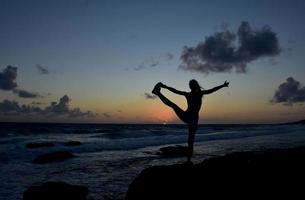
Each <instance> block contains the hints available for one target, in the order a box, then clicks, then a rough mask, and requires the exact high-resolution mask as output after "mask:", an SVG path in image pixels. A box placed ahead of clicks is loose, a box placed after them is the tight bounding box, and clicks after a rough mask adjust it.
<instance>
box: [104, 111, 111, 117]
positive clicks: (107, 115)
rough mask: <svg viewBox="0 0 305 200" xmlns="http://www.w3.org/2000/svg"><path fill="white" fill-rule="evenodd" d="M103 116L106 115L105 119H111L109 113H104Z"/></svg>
mask: <svg viewBox="0 0 305 200" xmlns="http://www.w3.org/2000/svg"><path fill="white" fill-rule="evenodd" d="M103 115H104V117H106V118H110V117H111V115H110V114H109V113H106V112H105V113H103Z"/></svg>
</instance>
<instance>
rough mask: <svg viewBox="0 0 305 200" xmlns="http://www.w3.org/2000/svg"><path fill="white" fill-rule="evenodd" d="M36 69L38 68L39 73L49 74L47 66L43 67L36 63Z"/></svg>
mask: <svg viewBox="0 0 305 200" xmlns="http://www.w3.org/2000/svg"><path fill="white" fill-rule="evenodd" d="M36 69H37V70H38V72H39V73H40V74H49V73H50V70H49V69H48V68H47V67H44V66H42V65H39V64H37V65H36Z"/></svg>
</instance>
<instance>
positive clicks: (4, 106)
mask: <svg viewBox="0 0 305 200" xmlns="http://www.w3.org/2000/svg"><path fill="white" fill-rule="evenodd" d="M70 101H71V99H70V98H69V97H68V96H67V95H64V96H63V97H61V98H60V100H59V102H51V104H50V105H49V106H47V107H46V108H40V107H38V106H32V105H24V104H23V105H19V103H18V102H16V101H10V100H7V99H5V100H3V101H2V102H0V114H5V115H8V114H10V115H27V114H37V115H43V116H46V117H56V116H66V117H74V118H77V117H94V116H96V114H94V113H93V112H91V111H86V112H83V111H81V110H80V108H73V109H70V108H69V102H70Z"/></svg>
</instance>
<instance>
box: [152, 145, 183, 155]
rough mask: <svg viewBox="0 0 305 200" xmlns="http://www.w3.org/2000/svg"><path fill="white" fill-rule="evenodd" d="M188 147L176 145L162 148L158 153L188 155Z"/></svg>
mask: <svg viewBox="0 0 305 200" xmlns="http://www.w3.org/2000/svg"><path fill="white" fill-rule="evenodd" d="M187 152H188V148H187V147H186V146H181V145H175V146H167V147H162V148H160V150H159V152H157V154H158V155H160V156H163V157H182V156H187Z"/></svg>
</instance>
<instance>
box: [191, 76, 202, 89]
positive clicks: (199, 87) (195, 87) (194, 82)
mask: <svg viewBox="0 0 305 200" xmlns="http://www.w3.org/2000/svg"><path fill="white" fill-rule="evenodd" d="M189 86H190V89H191V90H192V91H198V90H201V86H200V85H199V83H198V82H197V81H196V80H195V79H192V80H190V82H189Z"/></svg>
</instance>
